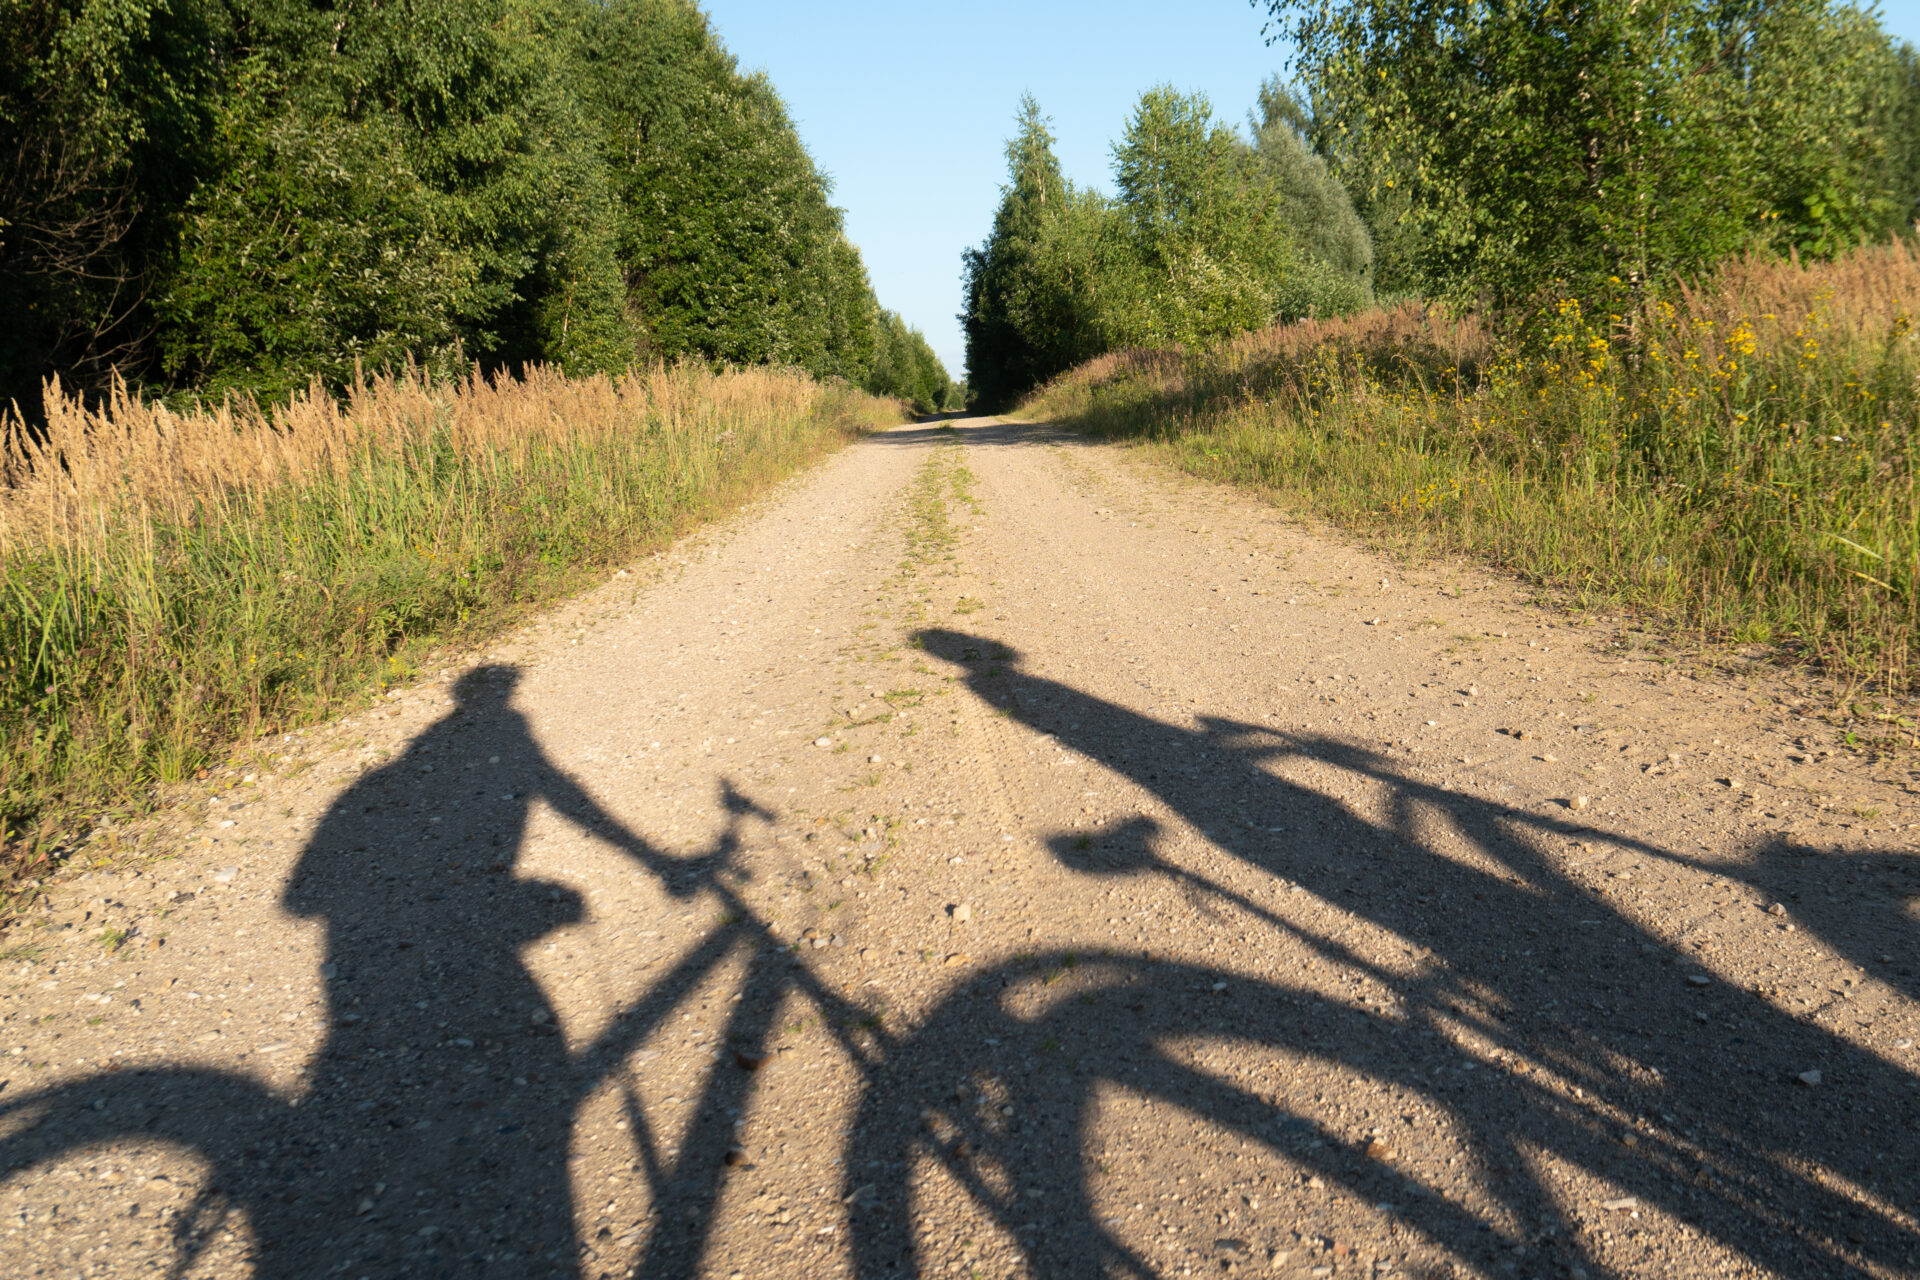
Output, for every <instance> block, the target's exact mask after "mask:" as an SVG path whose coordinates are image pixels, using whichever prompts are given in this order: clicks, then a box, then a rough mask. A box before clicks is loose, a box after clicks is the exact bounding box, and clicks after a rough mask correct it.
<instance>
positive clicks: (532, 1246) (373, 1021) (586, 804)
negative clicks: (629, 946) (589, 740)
mask: <svg viewBox="0 0 1920 1280" xmlns="http://www.w3.org/2000/svg"><path fill="white" fill-rule="evenodd" d="M517 678H518V676H517V672H515V671H514V670H513V669H512V668H507V667H495V668H484V669H480V670H477V671H475V672H472V673H470V674H468V675H467V676H465V677H463V678H462V680H461V681H460V683H459V685H458V686H457V688H456V695H457V697H458V700H459V705H458V706H457V707H456V708H455V709H454V710H453V711H452V712H451V713H450V714H449V715H448V716H446V717H445V718H444V719H442V720H441V721H440V722H439V723H437V724H435V725H434V726H432V727H430V728H429V729H427V730H426V731H425V732H423V733H422V734H421V735H420V736H419V737H418V738H416V739H415V740H414V741H413V742H412V743H411V744H410V745H409V747H408V749H407V751H406V752H405V753H404V754H402V755H401V756H400V757H398V758H397V759H395V760H394V761H392V762H391V763H389V764H387V765H385V766H384V767H382V768H380V769H377V770H374V771H373V772H371V773H369V774H367V775H366V776H365V777H363V778H362V779H361V780H360V781H358V782H357V783H355V784H354V786H353V787H351V788H350V789H349V790H348V791H347V792H345V793H344V794H343V795H342V796H341V797H340V798H339V800H338V801H336V803H335V804H334V805H333V806H332V807H331V809H330V810H329V811H328V813H327V815H326V816H325V818H324V819H323V821H322V822H321V824H320V826H319V827H318V829H317V830H316V832H315V834H314V836H313V838H312V840H311V841H310V842H309V843H308V845H307V847H306V849H305V851H304V853H303V854H302V856H301V858H300V861H299V863H298V865H297V866H296V867H295V869H294V871H293V872H292V875H291V876H290V878H289V880H288V882H287V885H286V889H285V893H284V898H283V905H284V906H285V907H286V909H287V910H288V911H289V912H291V913H293V914H296V915H302V916H309V917H313V918H315V919H318V920H320V921H322V922H324V926H325V932H326V956H325V960H324V963H323V965H322V968H321V975H322V979H323V992H324V1005H325V1008H324V1010H323V1013H324V1017H325V1019H326V1023H325V1025H326V1027H327V1028H328V1029H327V1032H326V1034H325V1038H324V1040H323V1042H322V1044H321V1046H320V1048H319V1051H318V1052H317V1053H316V1054H315V1056H314V1058H313V1059H312V1062H311V1064H310V1066H309V1068H308V1070H307V1071H306V1073H305V1075H304V1078H303V1080H302V1088H301V1091H300V1092H299V1093H298V1094H297V1095H295V1096H292V1097H283V1096H281V1095H279V1094H276V1093H275V1092H273V1091H272V1090H270V1089H268V1088H266V1087H265V1086H264V1085H262V1084H260V1083H259V1082H257V1081H254V1080H252V1079H249V1078H248V1077H245V1076H242V1075H238V1074H234V1073H228V1072H221V1071H213V1070H196V1069H169V1068H161V1069H156V1070H148V1071H128V1072H123V1073H119V1074H116V1075H111V1076H106V1077H101V1078H96V1079H92V1080H87V1081H82V1082H79V1083H77V1084H74V1085H70V1086H67V1087H65V1088H61V1089H56V1090H53V1091H49V1092H46V1093H42V1094H37V1095H33V1096H29V1097H25V1098H21V1099H19V1100H14V1101H10V1102H9V1104H8V1105H7V1106H5V1107H4V1108H0V1133H4V1134H6V1135H7V1136H6V1137H4V1139H0V1176H7V1175H11V1174H14V1173H17V1172H19V1171H21V1170H23V1169H28V1168H32V1167H34V1166H36V1165H39V1164H42V1163H45V1162H48V1161H52V1160H55V1159H58V1158H60V1157H61V1156H63V1155H65V1154H66V1153H69V1152H72V1151H75V1150H77V1149H80V1148H84V1147H89V1146H95V1145H98V1144H104V1143H108V1142H112V1141H115V1140H124V1139H127V1138H135V1139H142V1138H144V1139H145V1140H148V1141H151V1142H155V1143H158V1144H161V1145H165V1146H171V1147H176V1148H182V1149H185V1150H187V1151H190V1152H192V1153H194V1154H196V1155H198V1156H199V1157H200V1158H201V1159H202V1160H203V1161H204V1162H205V1163H206V1164H207V1165H208V1166H210V1172H209V1173H208V1174H207V1176H206V1177H205V1179H204V1180H203V1189H202V1190H201V1191H200V1193H199V1195H198V1198H197V1199H196V1200H195V1201H194V1202H193V1203H192V1205H191V1206H190V1207H189V1209H188V1210H187V1211H186V1212H185V1213H182V1214H180V1215H179V1216H178V1217H177V1218H175V1220H174V1227H173V1236H174V1248H175V1256H176V1260H177V1267H176V1270H177V1271H183V1270H185V1269H186V1268H187V1267H188V1266H189V1265H191V1263H192V1261H193V1258H194V1256H195V1254H196V1253H197V1252H198V1251H199V1249H200V1248H202V1247H203V1246H204V1245H205V1243H206V1241H207V1239H208V1238H209V1237H210V1235H211V1234H212V1233H213V1232H214V1230H215V1229H216V1228H217V1227H218V1226H219V1224H220V1223H222V1222H223V1221H224V1220H225V1219H226V1217H227V1215H228V1214H229V1213H231V1212H233V1211H238V1212H239V1213H241V1214H243V1215H244V1217H245V1218H246V1220H247V1222H248V1224H249V1226H250V1228H251V1234H252V1237H253V1239H254V1241H255V1251H256V1252H255V1257H254V1259H253V1261H254V1266H255V1272H254V1273H255V1274H256V1275H259V1276H293V1275H301V1276H305V1275H315V1274H320V1273H322V1272H330V1271H333V1270H339V1269H350V1270H351V1272H352V1274H355V1275H396V1276H397V1275H416V1274H423V1273H429V1272H430V1273H435V1274H437V1273H439V1272H440V1271H442V1270H445V1269H447V1268H454V1267H457V1268H458V1269H459V1270H460V1271H461V1273H462V1274H475V1273H480V1274H500V1275H512V1276H522V1275H543V1276H544V1275H573V1274H576V1273H577V1271H578V1268H579V1265H580V1256H581V1248H580V1245H579V1243H578V1241H577V1231H576V1224H575V1214H574V1212H573V1206H572V1203H571V1193H570V1182H569V1177H568V1166H567V1159H568V1150H569V1137H570V1134H571V1132H572V1128H573V1123H574V1120H575V1116H576V1112H577V1111H578V1109H579V1106H580V1103H581V1102H582V1100H583V1099H584V1098H585V1097H586V1096H587V1095H588V1094H589V1093H590V1092H592V1091H593V1090H595V1089H596V1088H598V1087H600V1086H601V1085H602V1084H603V1083H604V1081H605V1080H606V1079H607V1077H608V1075H609V1073H610V1072H611V1071H612V1070H613V1069H614V1068H615V1067H616V1066H617V1065H619V1064H620V1063H622V1062H623V1061H624V1059H625V1057H626V1055H627V1052H628V1050H630V1049H631V1048H632V1047H633V1046H634V1045H635V1044H637V1042H638V1041H639V1040H640V1039H641V1038H642V1037H643V1036H644V1035H645V1034H646V1033H647V1032H648V1031H650V1030H651V1029H652V1028H653V1027H654V1026H656V1025H658V1023H659V1021H660V1020H661V1019H662V1018H664V1017H665V1015H666V1013H667V1011H668V1010H670V1009H672V1008H673V1007H675V1006H676V1005H677V1004H678V1002H679V1001H680V1000H681V999H682V998H683V997H684V996H685V995H686V994H687V993H688V991H689V990H691V988H692V987H693V986H694V985H695V984H696V983H697V982H698V981H700V980H701V978H702V976H703V975H704V974H706V973H708V972H709V971H710V970H711V968H712V967H713V966H714V965H715V964H717V963H719V962H720V961H721V960H722V959H724V957H725V956H726V955H727V954H729V953H731V952H732V951H734V950H735V949H737V947H738V945H739V943H738V940H737V939H731V938H727V937H713V938H709V939H707V940H706V941H705V943H704V944H703V945H702V946H700V947H697V948H696V950H695V952H694V953H693V955H692V956H690V957H689V958H688V959H687V960H685V961H684V962H683V963H682V964H680V965H678V966H676V967H675V968H674V969H673V970H672V971H671V972H669V973H667V974H666V975H665V976H663V977H662V978H660V979H659V980H657V981H656V982H654V983H652V984H651V985H650V986H649V987H648V989H647V990H646V992H645V994H644V995H643V996H642V997H641V998H640V1000H639V1001H638V1002H637V1003H635V1004H633V1005H632V1006H630V1007H628V1008H625V1009H622V1010H619V1011H618V1012H617V1014H616V1016H614V1017H613V1019H612V1020H611V1023H610V1027H609V1029H608V1030H607V1031H606V1032H605V1033H604V1034H602V1035H601V1036H600V1037H599V1038H598V1039H597V1040H595V1041H594V1042H593V1043H591V1044H589V1045H587V1046H586V1047H585V1048H584V1049H578V1050H574V1051H571V1052H570V1051H569V1049H568V1047H567V1045H566V1043H565V1041H564V1039H563V1037H562V1035H561V1033H560V1027H559V1011H558V1010H556V1009H555V1008H554V1007H553V1006H552V1004H551V1003H550V1002H549V1000H548V998H547V996H546V994H545V993H544V991H543V990H542V988H541V986H540V984H539V983H538V982H537V981H536V980H535V978H534V976H533V974H532V973H531V971H530V970H529V968H528V967H527V964H526V961H525V959H524V958H523V957H524V955H525V954H526V952H527V950H528V949H529V948H530V947H531V946H533V945H534V944H535V943H537V942H538V941H539V940H540V939H542V938H544V937H546V936H548V935H549V934H551V933H553V932H554V931H555V930H557V929H560V928H562V927H564V926H567V925H569V924H573V923H576V922H579V921H580V920H582V919H583V918H584V915H585V907H584V904H583V902H582V900H581V898H580V896H579V895H578V894H577V893H575V892H574V891H573V890H571V889H569V888H567V887H565V886H563V885H559V884H552V883H548V882H545V881H542V880H538V879H528V878H521V877H518V876H516V875H515V874H514V872H513V862H514V860H515V857H516V854H517V852H518V851H519V850H520V848H521V846H522V843H523V837H524V835H525V832H526V828H527V824H528V820H529V818H530V816H531V815H532V812H533V809H534V806H535V805H536V804H542V803H543V804H545V805H546V806H547V807H549V808H550V809H551V810H552V811H553V812H554V813H556V814H557V815H559V816H560V817H561V818H563V819H564V820H566V821H567V822H569V823H572V824H573V825H575V826H576V827H579V828H581V829H582V830H584V831H585V832H588V833H590V834H592V835H594V836H596V837H598V838H599V839H600V840H601V841H603V842H605V843H606V844H607V845H610V846H611V847H612V848H613V849H615V850H618V851H620V852H621V853H623V854H625V855H626V857H627V858H628V859H629V861H630V863H631V864H632V865H633V867H634V869H635V870H636V872H639V873H641V874H645V875H651V876H655V877H658V878H659V880H660V881H661V883H662V884H663V885H665V886H667V887H668V888H669V891H670V892H675V893H679V894H686V893H690V892H693V891H695V890H696V889H697V888H698V887H700V886H702V885H707V884H710V883H712V882H713V880H714V878H715V877H716V876H717V875H718V874H719V873H720V872H721V871H722V869H723V868H725V867H727V866H728V865H729V863H730V861H731V860H732V858H733V855H734V853H735V851H736V848H737V843H738V842H737V835H736V833H737V828H738V825H739V822H740V820H741V819H742V818H743V817H744V816H746V815H747V814H748V813H750V812H753V811H754V810H753V808H752V806H751V804H750V803H748V802H747V801H745V800H744V799H742V798H741V797H739V796H738V795H737V794H735V793H732V792H731V791H729V792H727V794H726V797H725V804H726V806H727V807H728V809H729V810H730V818H731V822H730V825H729V827H728V829H727V831H726V833H725V834H724V835H723V836H722V837H721V838H720V839H719V840H718V841H717V842H716V844H715V845H714V846H713V847H712V848H711V849H710V850H709V851H707V852H706V853H704V854H702V855H699V856H695V857H685V858H682V857H674V856H671V855H669V854H666V853H664V852H662V851H660V850H658V849H656V848H654V847H653V846H651V845H649V844H648V843H647V842H646V841H644V840H642V839H640V838H639V837H637V836H635V835H633V834H632V833H630V832H628V831H627V830H626V829H625V828H624V827H623V826H622V825H621V824H620V823H619V822H618V821H616V820H615V819H614V818H613V817H612V816H611V815H609V814H608V813H606V812H605V811H604V810H603V809H601V808H600V807H599V806H598V805H597V804H596V803H595V802H594V800H593V799H592V798H591V797H590V796H588V795H587V794H586V793H585V792H584V791H583V790H582V789H581V788H580V787H579V786H578V785H577V784H576V783H574V782H573V781H572V780H571V779H570V778H569V777H568V776H567V775H566V774H565V773H564V772H563V771H561V770H560V769H559V768H558V767H556V766H555V765H554V764H553V763H552V762H551V761H550V760H549V759H548V758H547V757H546V755H545V754H544V752H543V751H542V750H541V748H540V746H539V744H538V743H537V742H536V741H535V739H534V737H533V734H532V731H531V729H530V727H529V726H528V724H527V722H526V720H525V719H524V717H523V716H521V715H520V713H519V712H517V711H516V710H514V709H513V708H512V707H511V706H510V705H509V699H510V696H511V694H512V691H513V688H514V685H515V683H516V682H517ZM429 811H431V812H429ZM768 1016H770V1011H769V1010H765V1009H760V1008H759V1007H758V1006H757V1005H755V1004H752V1003H749V1004H748V1005H747V1006H745V1007H744V1008H743V1010H742V1012H741V1013H740V1014H738V1015H736V1017H737V1020H739V1021H740V1022H741V1023H742V1024H743V1025H742V1026H741V1027H740V1029H739V1033H740V1035H741V1036H742V1038H743V1039H745V1040H747V1041H749V1042H752V1041H753V1040H754V1037H755V1034H756V1033H755V1029H754V1026H753V1025H752V1024H753V1023H754V1022H755V1020H756V1019H758V1020H759V1021H761V1022H764V1020H765V1018H766V1017H768ZM626 1099H627V1104H628V1112H629V1115H630V1118H631V1120H632V1121H633V1123H634V1129H635V1131H636V1133H637V1134H638V1135H639V1136H640V1137H641V1138H642V1140H643V1145H645V1144H644V1137H645V1117H644V1116H643V1115H642V1114H640V1109H639V1107H638V1105H637V1103H636V1102H635V1101H634V1094H633V1092H632V1090H631V1088H630V1087H629V1089H628V1092H627V1095H626ZM713 1145H714V1144H713V1143H712V1142H711V1141H708V1142H706V1143H704V1144H703V1143H700V1142H697V1141H696V1142H692V1143H689V1146H690V1148H693V1149H694V1150H693V1152H692V1154H691V1155H690V1157H689V1159H688V1160H687V1161H682V1162H680V1163H678V1164H677V1165H676V1164H670V1163H668V1162H667V1161H665V1160H664V1158H662V1157H660V1155H659V1153H658V1151H657V1150H654V1149H652V1148H651V1147H649V1148H647V1149H645V1150H643V1151H642V1156H643V1158H644V1159H645V1160H646V1162H647V1173H648V1175H649V1176H650V1177H652V1178H653V1179H654V1182H655V1189H656V1193H657V1194H659V1195H661V1196H662V1197H664V1199H665V1200H668V1201H673V1202H676V1203H677V1202H681V1201H685V1200H686V1199H687V1198H688V1197H689V1196H693V1197H694V1198H695V1199H698V1198H699V1195H700V1188H701V1187H703V1186H706V1185H708V1184H710V1183H712V1182H713V1181H714V1179H715V1178H716V1177H717V1176H718V1174H717V1170H718V1168H719V1160H718V1155H719V1153H718V1152H717V1151H714V1150H713V1149H712V1148H713ZM708 1156H712V1159H708V1158H707V1157H708ZM708 1165H711V1166H712V1168H708V1167H707V1166H708ZM696 1166H697V1167H696Z"/></svg>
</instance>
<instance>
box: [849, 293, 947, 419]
mask: <svg viewBox="0 0 1920 1280" xmlns="http://www.w3.org/2000/svg"><path fill="white" fill-rule="evenodd" d="M875 332H876V335H877V340H876V341H875V344H874V352H873V365H872V368H871V370H870V371H869V372H868V374H867V383H866V387H867V390H868V391H870V392H872V393H873V394H874V395H877V396H887V397H889V398H891V399H895V400H905V401H906V402H907V403H908V404H910V405H912V406H913V407H914V409H915V410H916V411H918V412H920V413H938V412H940V411H941V410H945V409H958V408H960V407H961V406H962V403H963V402H964V398H965V397H964V395H963V394H962V392H961V389H960V388H959V387H957V386H955V385H954V383H953V380H952V379H951V378H949V377H948V376H947V368H946V366H945V365H943V364H941V363H940V357H939V356H937V355H935V354H934V353H933V347H932V346H931V345H929V344H928V342H927V337H926V335H925V334H923V333H921V332H920V331H919V330H918V329H915V328H913V327H912V326H911V325H909V324H908V323H907V322H906V321H905V320H902V319H901V318H900V317H899V316H898V315H897V314H895V313H894V312H892V311H884V310H883V311H881V313H880V324H879V327H878V329H877V330H876V331H875Z"/></svg>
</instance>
